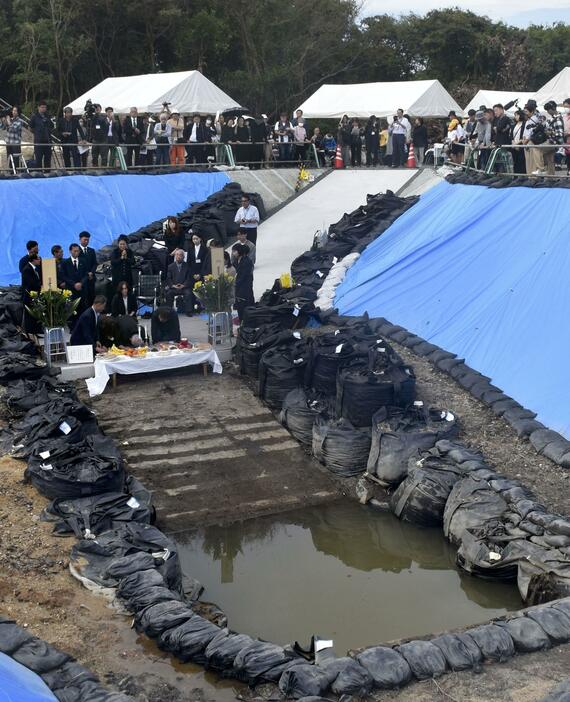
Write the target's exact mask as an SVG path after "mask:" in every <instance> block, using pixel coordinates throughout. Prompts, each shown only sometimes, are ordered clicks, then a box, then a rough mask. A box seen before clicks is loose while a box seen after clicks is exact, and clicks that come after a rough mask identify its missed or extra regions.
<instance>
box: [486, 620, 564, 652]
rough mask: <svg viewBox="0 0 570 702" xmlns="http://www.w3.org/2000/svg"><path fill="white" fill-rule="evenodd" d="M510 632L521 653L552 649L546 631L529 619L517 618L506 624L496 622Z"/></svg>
mask: <svg viewBox="0 0 570 702" xmlns="http://www.w3.org/2000/svg"><path fill="white" fill-rule="evenodd" d="M495 623H496V624H497V626H502V627H503V628H504V629H506V630H507V631H508V632H509V635H510V636H511V638H512V640H513V642H514V644H515V648H516V650H517V651H518V652H519V653H530V652H532V651H544V650H545V649H547V648H550V645H551V644H550V639H549V638H548V635H547V634H546V632H545V631H544V629H543V628H542V627H541V626H540V624H538V622H535V621H534V620H533V619H530V618H529V617H515V618H513V619H509V620H507V621H505V622H502V621H498V622H495Z"/></svg>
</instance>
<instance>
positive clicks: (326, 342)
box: [305, 332, 355, 397]
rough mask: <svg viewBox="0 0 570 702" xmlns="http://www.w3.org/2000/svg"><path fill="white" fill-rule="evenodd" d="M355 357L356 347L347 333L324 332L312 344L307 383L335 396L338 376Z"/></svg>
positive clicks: (317, 389) (306, 375)
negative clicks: (340, 369) (341, 369)
mask: <svg viewBox="0 0 570 702" xmlns="http://www.w3.org/2000/svg"><path fill="white" fill-rule="evenodd" d="M354 357H355V348H354V345H353V343H352V342H351V340H350V337H349V336H348V335H347V334H345V333H342V332H341V333H339V334H334V333H333V334H323V335H322V336H320V337H317V338H316V339H315V340H314V341H313V344H312V346H311V349H310V355H309V362H308V364H307V371H306V374H305V384H306V385H307V387H312V388H313V389H314V390H316V391H318V392H322V393H324V394H327V395H330V396H331V397H334V396H335V394H336V376H337V372H338V370H339V368H342V367H343V366H345V365H346V364H347V363H349V362H350V361H351V360H352V359H353V358H354Z"/></svg>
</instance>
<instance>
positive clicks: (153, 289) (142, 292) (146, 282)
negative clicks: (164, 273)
mask: <svg viewBox="0 0 570 702" xmlns="http://www.w3.org/2000/svg"><path fill="white" fill-rule="evenodd" d="M161 288H162V281H161V277H160V273H157V274H152V275H149V274H145V273H139V279H138V282H137V286H136V290H137V292H136V297H137V314H138V313H139V311H140V309H141V308H142V307H146V306H150V307H152V310H153V311H154V310H155V309H156V308H157V307H158V304H159V302H160V298H161Z"/></svg>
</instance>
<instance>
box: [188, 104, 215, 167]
mask: <svg viewBox="0 0 570 702" xmlns="http://www.w3.org/2000/svg"><path fill="white" fill-rule="evenodd" d="M183 138H184V142H185V143H186V144H187V146H186V163H189V164H192V163H206V146H205V145H204V144H205V143H206V142H211V141H212V137H211V136H210V133H209V131H208V130H207V129H206V125H205V124H202V122H201V120H200V115H194V117H193V118H192V121H191V122H188V124H187V125H186V127H185V128H184V136H183Z"/></svg>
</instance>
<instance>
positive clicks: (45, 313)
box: [26, 288, 81, 328]
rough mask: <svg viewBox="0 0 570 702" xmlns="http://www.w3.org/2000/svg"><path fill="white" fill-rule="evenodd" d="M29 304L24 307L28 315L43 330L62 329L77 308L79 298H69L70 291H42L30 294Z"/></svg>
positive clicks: (57, 289)
mask: <svg viewBox="0 0 570 702" xmlns="http://www.w3.org/2000/svg"><path fill="white" fill-rule="evenodd" d="M30 298H31V303H30V305H29V306H28V305H26V309H27V310H28V312H29V313H30V315H31V316H32V317H33V318H34V319H37V320H38V322H40V324H41V325H42V326H43V327H45V328H53V327H63V326H64V325H65V323H66V322H67V320H68V319H69V318H70V317H72V316H73V315H74V314H75V313H76V312H77V308H78V307H79V303H80V302H81V300H80V298H76V299H75V300H74V299H72V297H71V290H61V289H60V288H56V289H54V290H42V291H41V292H35V291H31V292H30Z"/></svg>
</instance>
